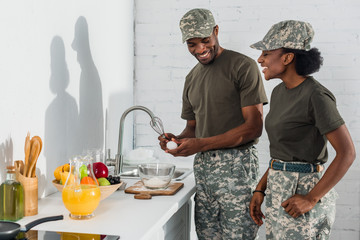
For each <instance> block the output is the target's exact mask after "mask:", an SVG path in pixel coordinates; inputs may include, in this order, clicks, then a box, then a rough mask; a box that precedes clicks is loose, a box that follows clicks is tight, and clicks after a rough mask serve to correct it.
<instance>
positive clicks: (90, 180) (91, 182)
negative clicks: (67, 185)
mask: <svg viewBox="0 0 360 240" xmlns="http://www.w3.org/2000/svg"><path fill="white" fill-rule="evenodd" d="M96 181H97V185H99V181H98V180H97V179H96ZM80 184H89V185H96V183H95V181H94V179H93V178H91V177H88V176H86V177H83V178H82V179H81V181H80Z"/></svg>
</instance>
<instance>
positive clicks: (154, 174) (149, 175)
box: [138, 163, 175, 189]
mask: <svg viewBox="0 0 360 240" xmlns="http://www.w3.org/2000/svg"><path fill="white" fill-rule="evenodd" d="M138 171H139V176H140V179H141V181H142V183H143V184H144V186H145V187H147V188H149V189H165V188H166V187H167V186H168V185H169V184H170V182H171V179H172V177H173V175H174V172H175V165H174V164H170V163H144V164H139V165H138Z"/></svg>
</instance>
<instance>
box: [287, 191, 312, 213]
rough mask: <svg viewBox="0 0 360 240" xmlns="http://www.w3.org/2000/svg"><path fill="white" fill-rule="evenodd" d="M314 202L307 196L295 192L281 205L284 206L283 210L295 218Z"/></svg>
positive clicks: (305, 211)
mask: <svg viewBox="0 0 360 240" xmlns="http://www.w3.org/2000/svg"><path fill="white" fill-rule="evenodd" d="M316 203H317V202H316V201H313V200H311V199H309V198H308V197H307V196H304V195H300V194H295V195H294V196H292V197H291V198H289V199H288V200H286V201H284V202H283V203H282V204H281V206H282V207H283V208H284V210H285V212H287V213H288V214H290V215H291V216H292V217H293V218H297V217H299V216H300V215H302V214H304V213H307V212H308V211H310V210H311V209H313V208H314V207H315V205H316Z"/></svg>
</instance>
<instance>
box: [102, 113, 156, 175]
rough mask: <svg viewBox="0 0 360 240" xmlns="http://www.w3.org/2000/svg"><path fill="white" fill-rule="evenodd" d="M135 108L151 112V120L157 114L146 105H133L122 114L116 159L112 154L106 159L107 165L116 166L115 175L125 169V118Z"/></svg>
mask: <svg viewBox="0 0 360 240" xmlns="http://www.w3.org/2000/svg"><path fill="white" fill-rule="evenodd" d="M134 110H142V111H144V112H146V113H147V114H149V116H150V117H151V121H153V119H154V117H155V115H154V114H153V112H151V111H150V110H149V109H148V108H146V107H144V106H133V107H130V108H128V109H127V110H125V112H124V113H123V114H122V115H121V118H120V127H119V141H118V151H117V154H116V155H115V159H111V158H110V156H108V159H107V160H106V165H108V166H115V171H114V175H120V174H121V173H122V169H123V154H122V145H123V144H122V143H123V132H124V122H125V118H126V116H127V115H128V113H130V112H132V111H134ZM109 155H110V154H109Z"/></svg>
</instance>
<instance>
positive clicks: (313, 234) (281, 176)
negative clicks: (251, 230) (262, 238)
mask: <svg viewBox="0 0 360 240" xmlns="http://www.w3.org/2000/svg"><path fill="white" fill-rule="evenodd" d="M321 176H322V173H321V172H314V173H297V172H287V171H278V170H273V169H269V173H268V179H267V189H266V197H265V201H266V211H265V213H266V214H265V216H266V219H265V224H266V239H276V240H283V239H286V240H291V239H294V240H298V239H301V240H308V239H316V240H318V239H321V240H323V239H329V236H330V230H331V226H332V224H333V223H334V221H335V201H336V198H337V196H338V195H337V193H336V191H335V190H334V189H332V190H330V191H329V192H328V193H327V194H326V195H325V196H324V197H323V198H321V200H320V201H319V202H318V203H317V204H316V205H315V207H314V208H313V209H311V210H310V211H309V212H307V213H305V214H303V215H301V216H299V217H297V218H293V217H292V216H290V215H289V214H288V213H287V212H285V210H284V208H283V207H281V203H282V202H284V201H285V200H287V199H289V198H290V197H292V196H293V195H294V194H301V195H306V194H307V193H308V192H309V191H310V190H311V189H313V187H314V186H315V184H316V183H317V182H318V181H319V180H320V178H321Z"/></svg>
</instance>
